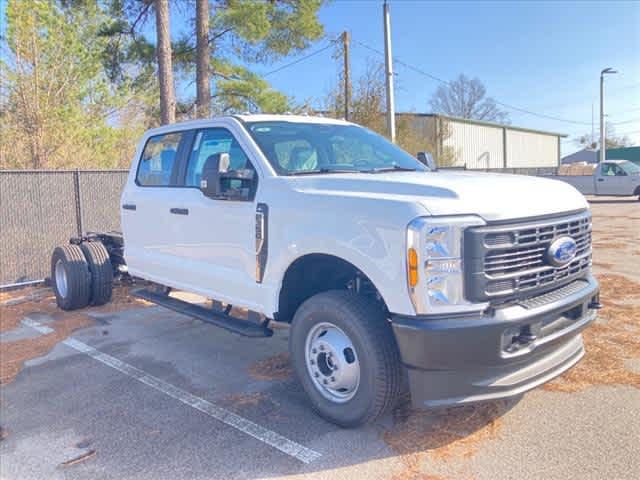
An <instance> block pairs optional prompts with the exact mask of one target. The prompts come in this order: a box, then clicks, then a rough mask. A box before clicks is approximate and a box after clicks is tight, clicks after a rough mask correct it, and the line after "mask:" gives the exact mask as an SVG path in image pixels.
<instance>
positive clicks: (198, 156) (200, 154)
mask: <svg viewBox="0 0 640 480" xmlns="http://www.w3.org/2000/svg"><path fill="white" fill-rule="evenodd" d="M218 153H228V154H229V170H243V169H251V170H253V166H252V165H251V163H250V162H249V159H248V158H247V156H246V155H245V153H244V151H243V150H242V148H241V147H240V144H239V143H238V141H237V140H236V139H235V137H234V136H233V135H232V134H231V132H230V131H229V130H227V129H225V128H209V129H206V130H200V131H198V132H197V133H196V137H195V140H194V142H193V147H192V149H191V153H190V154H189V163H188V164H187V175H186V178H185V186H187V187H198V188H199V187H200V179H201V177H202V169H203V167H204V165H205V163H206V162H207V159H208V158H209V157H210V156H212V155H216V154H218Z"/></svg>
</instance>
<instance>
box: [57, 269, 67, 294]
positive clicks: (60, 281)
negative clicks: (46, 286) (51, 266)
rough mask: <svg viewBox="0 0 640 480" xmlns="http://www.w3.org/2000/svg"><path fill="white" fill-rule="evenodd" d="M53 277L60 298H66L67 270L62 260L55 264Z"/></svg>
mask: <svg viewBox="0 0 640 480" xmlns="http://www.w3.org/2000/svg"><path fill="white" fill-rule="evenodd" d="M55 276H56V289H57V290H58V293H59V294H60V296H61V297H63V298H67V270H66V269H65V268H64V265H63V263H62V260H58V261H57V262H56V268H55Z"/></svg>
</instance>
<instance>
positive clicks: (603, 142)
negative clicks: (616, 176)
mask: <svg viewBox="0 0 640 480" xmlns="http://www.w3.org/2000/svg"><path fill="white" fill-rule="evenodd" d="M609 73H618V71H617V70H614V69H613V68H611V67H609V68H605V69H604V70H602V71H601V72H600V163H602V162H604V161H605V160H606V158H607V135H606V131H605V124H604V76H605V75H606V74H609Z"/></svg>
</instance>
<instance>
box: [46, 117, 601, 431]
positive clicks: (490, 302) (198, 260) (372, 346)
mask: <svg viewBox="0 0 640 480" xmlns="http://www.w3.org/2000/svg"><path fill="white" fill-rule="evenodd" d="M421 158H422V159H423V160H425V162H422V163H421V162H420V161H418V160H417V159H415V158H414V157H412V156H411V155H409V154H407V153H406V152H404V151H403V150H401V149H400V148H398V147H396V146H395V145H393V144H392V143H390V142H388V141H387V140H385V139H384V138H383V137H381V136H379V135H377V134H375V133H373V132H371V131H369V130H366V129H364V128H362V127H359V126H357V125H354V124H352V123H349V122H345V121H341V120H332V119H326V118H314V117H306V116H292V115H238V116H228V117H221V118H215V119H210V120H198V121H190V122H185V123H179V124H174V125H167V126H163V127H161V128H157V129H153V130H150V131H149V132H147V133H146V134H145V135H144V137H143V138H142V140H141V142H140V145H139V147H138V150H137V152H136V156H135V159H134V160H133V163H132V166H131V171H130V173H129V177H128V180H127V182H126V186H125V188H124V191H123V192H122V199H121V200H122V201H121V220H122V230H123V231H122V235H120V234H117V233H91V234H85V235H84V236H83V237H81V238H75V239H72V240H71V242H70V244H69V245H66V246H61V247H58V248H56V249H55V251H54V253H53V256H52V261H51V271H52V275H51V276H52V280H53V287H54V290H55V294H56V297H57V301H58V304H59V305H60V307H62V308H64V309H74V308H80V307H83V306H86V305H87V304H90V303H91V304H101V303H105V302H107V301H109V299H110V296H111V283H112V279H113V277H114V275H122V274H123V273H124V272H125V271H126V272H128V273H127V275H130V276H131V277H135V278H140V279H143V280H146V281H147V282H149V283H148V284H149V285H151V286H150V287H148V288H146V289H144V290H142V289H141V290H139V291H137V293H136V294H137V295H139V296H140V297H142V298H146V299H147V300H150V301H153V302H156V303H158V304H160V305H163V306H165V307H167V308H170V309H174V310H176V311H179V312H182V313H185V314H188V315H192V316H194V317H196V318H200V319H202V320H204V321H207V322H210V323H212V324H215V325H217V326H220V327H224V328H226V329H228V330H231V331H234V332H237V333H240V334H243V335H247V336H269V335H270V334H271V333H272V330H271V328H270V325H271V322H274V321H277V322H283V323H287V324H290V330H289V350H290V361H291V363H292V365H293V367H294V370H295V372H296V375H297V377H298V379H299V381H300V382H301V384H302V386H303V387H304V390H305V391H306V393H307V394H308V397H309V400H310V403H311V405H312V406H313V408H314V409H315V410H316V411H317V412H318V413H319V414H320V415H322V416H323V417H325V418H326V419H328V420H330V421H332V422H335V423H337V424H339V425H342V426H356V425H360V424H363V423H366V422H369V421H372V420H373V419H375V418H377V417H378V416H380V415H381V414H383V413H384V412H385V411H388V410H389V408H390V407H392V406H393V405H394V402H395V400H396V399H397V398H398V396H399V395H400V393H401V392H402V390H403V389H404V388H406V386H407V383H408V387H409V388H410V391H411V396H412V399H413V403H414V405H416V406H421V407H437V406H448V405H457V404H463V403H467V402H476V401H483V400H490V399H496V398H502V397H508V396H514V395H518V394H521V393H522V392H524V391H526V390H529V389H531V388H533V387H535V386H537V385H540V384H542V383H544V382H547V381H548V380H550V379H552V378H554V377H555V376H557V375H559V374H561V373H562V372H564V371H565V370H567V369H568V368H570V367H572V366H573V365H574V364H575V363H576V362H578V361H579V360H580V358H581V357H582V356H583V354H584V348H583V343H582V337H581V335H580V332H581V330H582V329H584V328H585V327H586V326H587V325H588V324H589V323H590V322H592V321H593V320H594V319H595V317H596V310H597V309H598V308H599V307H600V304H599V302H598V291H599V287H598V283H597V282H596V280H595V279H594V277H593V276H592V272H591V215H590V212H589V207H588V204H587V202H586V201H585V199H584V197H583V196H582V195H581V194H580V193H579V192H577V191H576V190H575V188H573V187H572V186H570V185H568V184H566V183H563V182H559V181H553V180H547V179H542V178H535V177H524V176H515V175H500V174H484V173H482V174H476V173H472V172H444V171H437V169H435V168H433V167H432V162H431V161H430V158H428V157H427V156H425V155H422V157H421ZM424 163H426V164H427V165H425V164H424ZM171 290H182V291H187V292H191V293H195V294H199V295H201V296H204V297H206V298H208V299H212V300H215V302H213V303H212V306H211V307H205V306H203V305H201V304H193V303H188V302H186V301H184V300H180V299H179V298H176V297H175V296H173V295H172V294H171ZM183 298H184V297H183ZM232 306H235V307H238V308H235V309H233V310H232ZM238 309H246V310H247V311H248V312H249V314H248V315H247V318H239V314H236V315H233V314H232V313H233V312H236V311H238ZM242 311H244V310H242ZM238 354H239V355H241V353H238Z"/></svg>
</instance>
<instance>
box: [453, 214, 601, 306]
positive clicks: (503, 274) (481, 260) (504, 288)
mask: <svg viewBox="0 0 640 480" xmlns="http://www.w3.org/2000/svg"><path fill="white" fill-rule="evenodd" d="M564 236H569V237H571V238H573V239H574V240H575V242H576V244H577V251H576V256H575V258H574V259H573V260H572V261H571V262H570V263H569V264H568V265H564V266H562V267H555V266H553V265H551V264H550V263H549V262H548V261H547V259H546V256H547V250H548V248H549V245H550V244H551V243H552V242H553V241H554V240H555V239H557V238H560V237H564ZM464 247H465V295H466V296H467V298H468V299H469V300H471V301H487V300H491V301H493V302H494V303H499V302H500V301H506V300H509V299H514V298H525V297H530V296H533V295H535V294H536V293H539V292H540V291H542V290H550V289H552V288H554V287H555V286H558V285H561V284H565V283H568V282H569V281H571V280H572V279H575V278H576V277H578V276H580V275H581V274H582V273H583V272H585V271H586V270H588V269H589V267H590V266H591V216H590V214H589V213H588V212H584V213H581V214H577V215H572V216H569V217H567V216H564V217H560V218H553V219H550V220H541V221H534V222H527V223H519V224H512V225H488V226H484V227H475V228H470V229H468V230H467V231H466V233H465V244H464Z"/></svg>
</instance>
